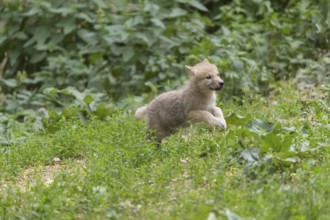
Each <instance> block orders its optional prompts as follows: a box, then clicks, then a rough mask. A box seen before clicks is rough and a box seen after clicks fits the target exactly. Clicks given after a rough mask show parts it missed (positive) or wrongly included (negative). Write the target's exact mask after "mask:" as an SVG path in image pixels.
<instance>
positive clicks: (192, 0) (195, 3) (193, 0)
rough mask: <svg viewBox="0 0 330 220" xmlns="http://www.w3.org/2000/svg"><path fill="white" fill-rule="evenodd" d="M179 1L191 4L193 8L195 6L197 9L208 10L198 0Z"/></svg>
mask: <svg viewBox="0 0 330 220" xmlns="http://www.w3.org/2000/svg"><path fill="white" fill-rule="evenodd" d="M179 2H182V3H186V4H189V5H191V6H193V7H194V8H197V9H198V10H201V11H208V9H207V8H206V7H205V6H204V5H203V4H201V3H200V2H199V1H198V0H179Z"/></svg>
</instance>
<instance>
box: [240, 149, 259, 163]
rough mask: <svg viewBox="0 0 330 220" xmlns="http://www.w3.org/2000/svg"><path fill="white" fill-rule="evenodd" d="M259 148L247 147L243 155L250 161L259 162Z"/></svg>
mask: <svg viewBox="0 0 330 220" xmlns="http://www.w3.org/2000/svg"><path fill="white" fill-rule="evenodd" d="M259 152H260V151H259V149H258V148H247V149H245V150H244V151H243V152H242V153H241V157H242V158H243V159H245V160H246V161H248V162H257V161H258V160H259Z"/></svg>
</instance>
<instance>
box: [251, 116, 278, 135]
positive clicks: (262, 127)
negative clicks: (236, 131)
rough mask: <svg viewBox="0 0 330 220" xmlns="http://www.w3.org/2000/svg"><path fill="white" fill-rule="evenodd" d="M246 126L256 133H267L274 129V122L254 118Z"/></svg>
mask: <svg viewBox="0 0 330 220" xmlns="http://www.w3.org/2000/svg"><path fill="white" fill-rule="evenodd" d="M246 127H247V128H248V129H249V130H250V131H252V132H254V133H258V134H267V133H269V132H271V131H272V130H273V129H274V124H272V123H269V122H266V121H263V120H260V119H252V120H251V121H250V122H249V123H248V124H247V126H246Z"/></svg>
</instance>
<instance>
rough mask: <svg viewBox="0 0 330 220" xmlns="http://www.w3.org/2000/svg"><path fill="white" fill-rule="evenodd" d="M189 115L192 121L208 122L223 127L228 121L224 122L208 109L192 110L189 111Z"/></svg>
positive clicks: (189, 119)
mask: <svg viewBox="0 0 330 220" xmlns="http://www.w3.org/2000/svg"><path fill="white" fill-rule="evenodd" d="M220 111H221V110H220ZM187 117H188V121H192V122H205V123H207V124H210V125H214V126H217V127H221V128H225V126H226V122H224V123H223V121H222V120H220V119H219V118H218V117H215V116H214V115H212V114H211V113H210V112H208V111H203V110H196V111H191V112H189V113H188V115H187Z"/></svg>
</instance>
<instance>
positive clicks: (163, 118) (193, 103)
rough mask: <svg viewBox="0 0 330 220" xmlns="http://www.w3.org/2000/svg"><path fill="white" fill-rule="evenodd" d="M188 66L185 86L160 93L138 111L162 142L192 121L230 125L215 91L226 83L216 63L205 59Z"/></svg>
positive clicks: (136, 114) (219, 125)
mask: <svg viewBox="0 0 330 220" xmlns="http://www.w3.org/2000/svg"><path fill="white" fill-rule="evenodd" d="M186 70H187V71H188V72H189V74H190V78H189V81H188V82H187V84H186V85H185V86H184V87H183V88H181V89H178V90H174V91H169V92H165V93H163V94H160V95H158V96H157V97H155V98H154V99H153V100H152V101H151V102H150V103H149V104H148V105H146V106H143V107H141V108H138V109H137V111H136V113H135V117H136V119H143V120H145V121H146V122H147V124H148V129H149V130H150V131H154V132H155V133H154V134H155V136H156V139H157V141H159V142H160V141H161V140H162V139H163V138H165V137H167V136H168V135H170V134H172V133H173V132H175V130H176V129H177V128H179V127H185V126H187V125H189V123H190V122H205V123H207V124H210V125H213V126H217V127H221V128H226V127H227V125H226V121H225V119H224V117H223V113H222V111H221V109H220V108H219V107H217V106H216V94H215V91H216V90H220V89H222V87H223V85H224V81H223V80H222V79H221V78H220V77H219V73H218V69H217V67H216V66H215V65H214V64H212V63H210V62H209V61H208V60H207V59H204V60H203V61H202V62H201V63H198V64H196V65H195V66H186Z"/></svg>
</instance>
